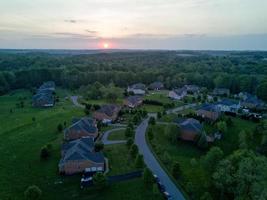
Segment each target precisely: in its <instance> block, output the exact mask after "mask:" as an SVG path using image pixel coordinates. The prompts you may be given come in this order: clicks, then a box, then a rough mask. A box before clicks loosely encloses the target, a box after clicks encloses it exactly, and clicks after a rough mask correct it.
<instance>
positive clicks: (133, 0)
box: [0, 0, 267, 50]
mask: <svg viewBox="0 0 267 200" xmlns="http://www.w3.org/2000/svg"><path fill="white" fill-rule="evenodd" d="M0 48H9V49H12V48H16V49H17V48H19V49H21V48H22V49H39V48H40V49H98V48H114V49H195V50H267V0H0Z"/></svg>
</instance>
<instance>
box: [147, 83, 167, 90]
mask: <svg viewBox="0 0 267 200" xmlns="http://www.w3.org/2000/svg"><path fill="white" fill-rule="evenodd" d="M163 87H164V85H163V83H162V82H160V81H156V82H153V83H151V84H150V85H149V88H150V89H158V88H160V89H161V88H163Z"/></svg>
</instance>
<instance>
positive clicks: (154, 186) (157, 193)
mask: <svg viewBox="0 0 267 200" xmlns="http://www.w3.org/2000/svg"><path fill="white" fill-rule="evenodd" d="M152 192H153V195H154V196H155V197H158V196H159V195H160V192H159V188H158V186H157V184H156V183H154V184H153V187H152Z"/></svg>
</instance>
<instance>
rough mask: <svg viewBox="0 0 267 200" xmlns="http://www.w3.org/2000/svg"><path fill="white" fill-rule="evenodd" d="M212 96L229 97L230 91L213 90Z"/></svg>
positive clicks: (223, 89)
mask: <svg viewBox="0 0 267 200" xmlns="http://www.w3.org/2000/svg"><path fill="white" fill-rule="evenodd" d="M213 95H215V96H229V95H230V90H229V89H227V88H215V89H214V90H213Z"/></svg>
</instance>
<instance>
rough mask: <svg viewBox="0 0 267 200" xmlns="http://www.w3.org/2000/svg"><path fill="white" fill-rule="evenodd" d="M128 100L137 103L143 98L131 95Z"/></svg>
mask: <svg viewBox="0 0 267 200" xmlns="http://www.w3.org/2000/svg"><path fill="white" fill-rule="evenodd" d="M126 100H127V101H128V102H130V103H131V104H137V103H138V102H139V101H141V100H142V98H141V97H140V96H129V97H127V99H126Z"/></svg>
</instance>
